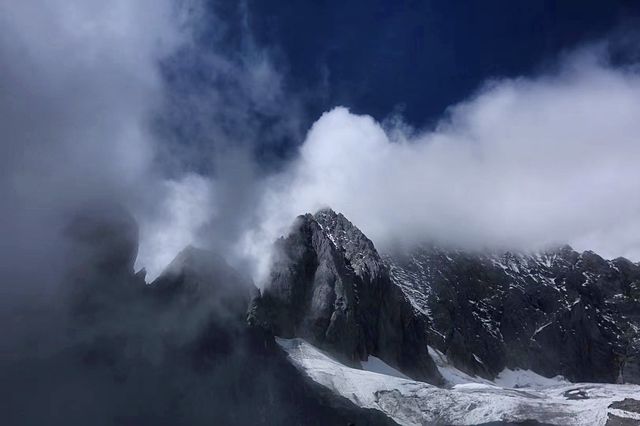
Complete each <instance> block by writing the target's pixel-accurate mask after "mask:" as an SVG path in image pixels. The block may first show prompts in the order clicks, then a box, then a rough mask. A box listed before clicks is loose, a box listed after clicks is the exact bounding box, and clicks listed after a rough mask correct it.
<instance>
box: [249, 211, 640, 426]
mask: <svg viewBox="0 0 640 426" xmlns="http://www.w3.org/2000/svg"><path fill="white" fill-rule="evenodd" d="M276 248H277V253H278V255H277V256H276V260H275V262H274V264H273V268H272V272H271V277H270V280H269V282H268V283H267V284H266V286H265V287H264V289H263V290H262V292H261V293H259V294H257V295H256V297H254V299H253V301H252V304H251V307H250V309H249V317H248V318H249V322H250V323H251V324H252V325H253V326H258V327H262V328H265V329H267V330H269V331H270V332H272V333H274V334H275V335H276V336H280V337H282V338H286V339H295V338H298V339H302V340H292V341H291V342H295V343H286V342H285V341H283V340H281V341H280V343H281V345H282V346H283V347H284V348H285V350H286V351H287V352H288V353H289V356H290V359H291V360H292V361H293V362H294V364H296V366H298V368H300V369H302V371H305V373H306V374H307V375H308V376H309V377H310V378H312V379H313V380H314V381H316V382H318V383H320V384H322V385H324V386H326V387H328V388H330V389H331V390H332V391H334V392H336V393H338V394H340V395H342V396H344V397H346V398H348V399H350V400H352V401H353V402H355V403H356V404H358V405H360V406H362V407H367V408H375V409H378V410H381V411H383V412H385V413H386V414H388V415H389V416H390V417H391V418H393V419H394V420H395V421H397V422H399V423H401V424H431V423H436V424H476V423H485V422H494V421H500V422H518V421H523V420H536V421H539V422H543V423H550V424H605V423H606V422H610V423H609V424H615V422H616V421H618V420H616V417H615V416H616V415H617V414H616V411H615V410H618V409H617V408H612V407H614V406H615V404H618V403H617V402H616V401H619V400H623V399H625V398H627V397H628V398H631V399H630V400H629V402H628V404H631V405H633V404H636V405H633V406H634V407H635V406H637V404H640V402H638V400H640V387H638V386H632V385H629V386H618V385H615V383H629V384H632V383H640V374H639V372H640V335H639V333H638V331H639V330H640V267H639V266H638V265H636V264H633V263H632V262H630V261H628V260H626V259H622V258H620V259H615V260H604V259H602V258H601V257H599V256H598V255H596V254H594V253H592V252H584V253H578V252H576V251H574V250H572V249H571V248H570V247H568V246H564V247H559V248H557V249H554V250H549V251H546V252H541V253H510V252H503V253H499V252H494V253H489V252H485V253H481V252H465V251H460V250H446V249H443V248H439V247H435V246H430V245H423V246H421V247H417V248H413V249H411V250H405V251H400V252H390V253H385V254H384V255H380V254H379V253H378V251H377V250H376V248H375V246H374V244H373V243H372V242H371V240H369V239H368V238H367V237H366V236H365V235H364V234H363V233H362V232H361V231H360V230H358V228H357V227H356V226H355V225H353V224H352V223H351V222H349V221H348V220H347V219H346V218H345V217H344V216H343V215H341V214H339V213H335V212H333V211H332V210H330V209H325V210H321V211H319V212H318V213H316V214H315V215H310V214H307V215H304V216H300V217H299V218H298V219H297V221H296V223H295V224H294V226H293V228H292V230H291V232H290V234H289V235H288V236H286V237H284V238H282V239H280V240H279V241H278V242H277V244H276ZM318 354H322V355H318ZM324 356H327V357H329V358H323V357H324ZM319 360H320V361H319ZM318 362H320V364H322V365H324V366H321V367H318V365H317V363H318ZM323 363H324V364H323ZM372 365H377V366H378V367H379V368H380V369H382V370H381V371H383V372H386V374H387V375H385V376H383V377H379V376H372V374H373V373H370V372H365V371H363V369H364V370H366V369H367V368H369V369H370V368H371V366H372ZM354 368H355V369H354ZM353 377H357V378H361V379H362V381H360V379H355V378H353ZM345 380H346V382H344V381H345ZM354 380H355V382H354ZM578 382H580V383H583V384H574V383H578ZM584 382H594V383H608V385H596V384H584ZM345 383H346V384H345ZM519 387H528V388H531V387H534V388H535V389H534V390H527V391H523V390H519V389H518V388H519ZM634 396H635V399H634V398H633V397H634ZM581 398H582V399H585V402H584V403H582V402H579V401H578V400H580V401H581ZM586 399H591V401H587V400H586ZM372 401H375V403H374V402H372ZM576 401H578V402H576ZM614 403H615V404H614ZM611 404H614V405H611ZM619 404H623V403H619ZM636 409H637V408H636ZM632 411H633V410H632ZM469 413H472V414H469ZM618 414H620V413H618ZM625 416H626V417H625ZM622 417H625V420H623V421H624V422H627V421H628V422H631V423H630V424H635V423H634V422H637V421H640V416H639V415H637V414H633V413H632V414H629V415H626V414H625V415H624V416H622ZM586 419H589V421H588V422H587V420H586ZM612 422H614V423H612ZM621 424H622V423H621Z"/></svg>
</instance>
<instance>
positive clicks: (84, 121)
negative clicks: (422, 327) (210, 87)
mask: <svg viewBox="0 0 640 426" xmlns="http://www.w3.org/2000/svg"><path fill="white" fill-rule="evenodd" d="M180 42H181V35H180V26H179V22H178V20H177V19H175V16H174V6H173V2H172V1H170V0H166V1H165V0H161V1H155V0H153V1H151V0H150V1H146V0H144V1H136V2H130V1H127V0H116V1H112V2H101V1H87V0H77V1H75V0H71V1H67V0H64V1H62V0H60V1H58V0H54V1H29V2H7V1H5V2H0V60H1V61H2V72H0V87H2V90H0V128H2V144H1V145H0V176H1V179H0V195H1V197H2V204H3V209H2V213H1V214H0V234H2V236H3V237H2V243H1V245H0V271H1V272H2V276H3V284H2V287H3V294H4V295H5V296H7V297H4V298H3V301H6V302H7V303H12V302H14V300H13V299H12V298H10V297H8V295H9V294H13V293H36V294H43V293H51V292H55V290H54V287H55V286H54V285H53V283H54V282H55V281H56V276H57V274H58V273H59V272H60V268H62V266H63V263H64V261H63V259H61V253H62V252H63V251H64V250H63V249H62V247H61V245H62V239H61V238H60V230H61V229H62V228H63V227H64V226H65V223H66V222H67V221H68V219H69V217H70V215H71V213H72V212H73V211H75V210H77V209H80V208H83V206H86V205H87V204H92V203H95V202H106V201H108V202H113V203H117V204H122V205H126V206H127V207H130V208H131V209H132V210H133V209H135V208H138V207H140V206H142V205H144V204H145V203H146V202H147V201H148V200H147V199H146V198H147V196H148V194H151V193H154V192H155V191H154V190H153V186H154V185H155V183H154V182H156V181H157V180H156V179H155V178H154V177H153V172H152V170H151V168H152V163H153V158H154V150H155V146H154V145H155V143H154V140H153V138H152V136H151V134H150V132H149V131H148V121H149V119H150V115H151V113H152V111H153V109H154V108H155V105H156V104H157V103H158V102H159V101H160V99H161V98H162V96H163V92H162V86H163V83H162V80H161V78H160V74H159V69H158V66H157V63H158V61H160V60H161V59H162V58H163V57H164V56H166V55H168V54H169V53H170V52H172V51H173V50H174V49H175V47H176V46H177V45H179V44H180Z"/></svg>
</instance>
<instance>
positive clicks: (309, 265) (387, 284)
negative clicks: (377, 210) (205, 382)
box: [249, 210, 441, 383]
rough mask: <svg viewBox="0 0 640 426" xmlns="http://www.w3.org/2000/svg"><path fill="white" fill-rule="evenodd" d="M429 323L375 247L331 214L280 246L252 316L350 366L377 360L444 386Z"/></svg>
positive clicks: (308, 218) (302, 224)
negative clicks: (430, 348)
mask: <svg viewBox="0 0 640 426" xmlns="http://www.w3.org/2000/svg"><path fill="white" fill-rule="evenodd" d="M422 321H423V318H421V317H420V316H417V315H415V313H414V309H413V308H412V307H411V305H410V303H409V300H408V299H407V297H406V296H405V295H404V293H403V292H402V291H401V289H400V288H399V287H397V286H396V285H394V284H393V283H392V282H391V279H390V276H389V271H388V269H387V267H386V265H385V264H384V262H383V261H382V259H381V258H380V256H379V255H378V252H377V251H376V249H375V247H374V246H373V243H372V242H371V241H370V240H369V239H368V238H367V237H366V236H365V235H364V234H362V232H360V231H359V230H358V229H357V228H356V227H355V226H353V225H352V224H351V223H350V222H349V221H348V220H347V219H346V218H345V217H344V216H342V215H341V214H336V213H335V212H333V211H331V210H322V211H320V212H318V213H317V214H316V215H310V214H307V215H304V216H300V217H298V218H297V220H296V222H295V223H294V225H293V227H292V229H291V232H290V233H289V235H288V236H287V237H285V238H281V239H280V240H278V241H277V243H276V255H275V260H274V263H273V265H272V269H271V275H270V279H269V281H268V283H267V284H266V285H265V288H264V290H263V292H262V293H261V294H258V295H257V296H256V297H255V298H254V299H253V301H252V304H251V307H250V310H249V322H250V323H251V324H253V325H257V326H262V327H264V328H266V329H268V330H270V331H272V332H273V333H274V334H275V335H277V336H282V337H287V338H290V337H302V338H304V339H307V340H309V341H310V342H312V343H313V344H315V345H318V346H319V347H321V348H323V349H326V350H328V351H330V352H331V353H332V354H333V355H334V356H337V357H338V358H341V360H342V361H344V362H346V363H348V364H351V365H356V366H357V365H359V362H360V361H363V360H366V359H367V356H368V355H375V356H377V357H379V358H381V359H383V360H384V361H386V362H387V363H389V364H390V365H392V366H395V367H397V368H399V369H401V370H402V371H403V372H404V373H405V374H407V375H409V376H412V377H414V378H417V379H421V380H426V381H429V382H432V383H440V382H441V377H440V375H439V373H438V372H437V369H436V368H435V364H434V363H433V360H432V359H431V358H430V357H429V355H428V351H427V344H428V341H427V334H426V325H425V324H424V323H423V322H422Z"/></svg>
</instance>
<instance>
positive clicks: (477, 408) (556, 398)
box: [278, 339, 640, 426]
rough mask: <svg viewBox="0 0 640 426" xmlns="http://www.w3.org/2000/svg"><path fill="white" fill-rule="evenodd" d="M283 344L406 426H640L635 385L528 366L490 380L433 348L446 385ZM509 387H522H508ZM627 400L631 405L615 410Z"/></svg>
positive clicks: (330, 384)
mask: <svg viewBox="0 0 640 426" xmlns="http://www.w3.org/2000/svg"><path fill="white" fill-rule="evenodd" d="M278 344H279V345H280V346H281V347H282V348H283V349H284V350H285V351H286V352H287V353H288V356H289V359H290V360H291V362H292V363H293V364H294V365H295V366H296V367H297V368H299V369H300V370H301V371H303V372H304V373H305V374H306V375H307V376H309V378H311V379H312V380H314V381H315V382H317V383H319V384H321V385H323V386H325V387H327V388H328V389H330V390H332V391H333V392H335V393H337V394H338V395H341V396H343V397H345V398H348V399H349V400H351V401H352V402H353V403H355V404H357V405H359V406H361V407H365V408H372V409H376V410H380V411H382V412H384V413H385V414H387V415H388V416H389V417H390V418H392V419H393V420H394V421H396V422H397V423H399V424H402V425H425V424H453V425H473V424H482V423H489V422H500V421H503V422H520V421H525V420H536V421H538V422H542V423H547V424H557V425H585V426H588V425H594V426H595V425H605V424H607V421H608V420H613V419H614V417H613V416H617V418H622V419H624V420H625V421H627V422H628V423H625V424H634V423H636V422H637V424H640V386H637V385H612V384H594V383H568V382H566V381H564V380H563V379H561V378H554V379H547V378H544V377H541V376H538V375H536V374H535V373H531V372H522V371H505V372H503V373H504V374H501V375H500V376H499V378H498V379H497V380H496V381H495V382H490V381H488V380H485V379H479V378H476V377H472V376H469V375H466V374H465V373H463V372H460V371H456V370H455V368H453V367H452V366H450V365H448V363H447V360H446V357H444V356H443V355H442V354H439V355H438V353H436V351H435V350H434V349H431V351H430V352H432V356H434V358H436V360H437V361H436V362H437V365H438V368H439V370H440V371H441V373H443V376H445V378H447V379H448V380H449V385H450V386H449V387H448V388H440V387H436V386H432V385H429V384H427V383H423V382H418V381H413V380H408V379H404V378H401V377H394V376H390V375H385V374H380V373H377V372H373V371H365V370H358V369H354V368H349V367H347V366H345V365H343V364H341V363H339V362H337V361H336V360H334V359H333V358H332V357H330V356H328V355H327V354H325V353H324V352H322V351H320V350H318V349H317V348H315V347H313V346H312V345H310V344H308V343H306V342H305V341H303V340H301V339H290V340H285V339H278ZM389 368H390V367H389ZM511 385H514V386H522V387H508V386H511ZM625 399H626V402H627V403H626V405H624V404H617V405H614V406H613V407H610V406H611V404H612V403H615V402H616V401H622V400H625ZM630 399H631V400H633V401H630ZM615 407H623V408H624V409H622V408H615ZM634 407H637V408H634ZM634 410H637V411H634Z"/></svg>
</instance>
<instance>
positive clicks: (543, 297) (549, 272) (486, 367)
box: [385, 246, 640, 383]
mask: <svg viewBox="0 0 640 426" xmlns="http://www.w3.org/2000/svg"><path fill="white" fill-rule="evenodd" d="M385 260H386V262H387V263H388V264H389V267H390V270H391V275H392V277H393V281H394V282H395V283H396V284H397V285H398V286H400V287H401V288H402V289H403V291H404V292H405V293H406V294H407V295H408V296H409V297H410V299H411V301H412V303H413V305H414V307H415V308H416V310H417V311H418V312H420V314H421V315H423V316H424V317H426V318H427V323H428V324H429V336H430V340H431V341H432V342H433V343H434V345H435V346H436V347H437V348H438V349H439V350H441V351H442V352H444V353H446V354H447V356H448V357H449V359H451V360H453V361H454V363H455V364H456V366H458V367H459V368H460V369H463V370H465V371H467V372H469V373H472V374H479V375H482V376H484V377H487V378H493V377H495V375H496V374H498V373H499V372H500V371H501V370H502V369H504V368H505V367H508V368H512V369H513V368H522V369H532V370H534V371H536V372H538V373H540V374H543V375H545V376H548V377H551V376H555V375H558V374H559V375H563V376H565V377H567V378H568V379H570V380H572V381H591V382H593V381H596V382H609V383H614V382H628V383H640V335H639V331H640V267H638V265H636V264H633V263H632V262H630V261H628V260H626V259H623V258H618V259H614V260H604V259H602V258H601V257H600V256H598V255H596V254H595V253H593V252H588V251H587V252H584V253H578V252H576V251H574V250H573V249H571V248H570V247H569V246H564V247H560V248H557V249H554V250H549V251H546V252H542V253H535V254H524V253H520V254H518V253H509V252H506V253H470V252H463V251H459V250H443V249H441V248H438V247H434V246H423V247H419V248H416V249H413V250H410V251H408V252H404V253H401V254H398V253H395V254H391V255H386V256H385Z"/></svg>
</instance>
